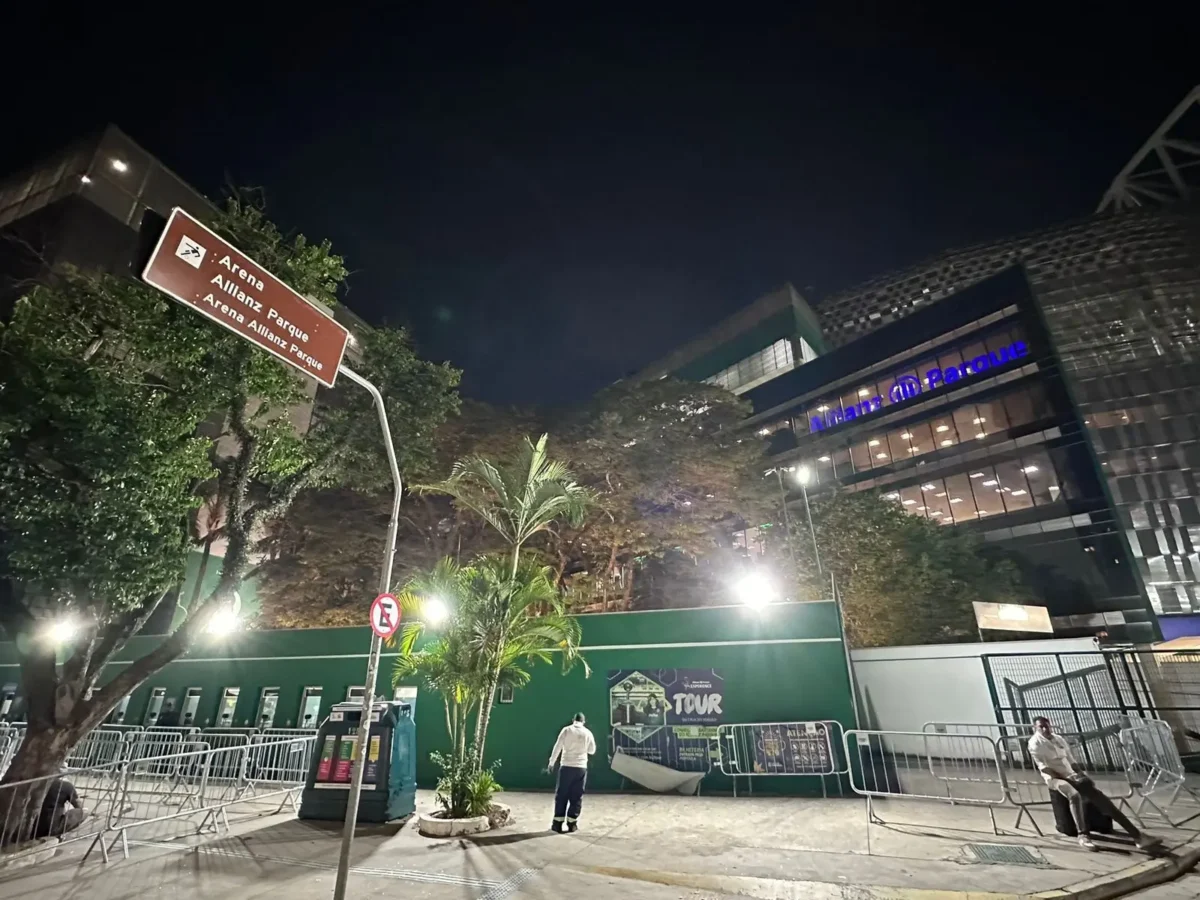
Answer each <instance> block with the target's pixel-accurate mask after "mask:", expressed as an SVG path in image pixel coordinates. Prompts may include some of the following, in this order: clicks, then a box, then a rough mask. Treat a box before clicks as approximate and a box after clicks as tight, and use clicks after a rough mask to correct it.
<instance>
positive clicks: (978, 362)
mask: <svg viewBox="0 0 1200 900" xmlns="http://www.w3.org/2000/svg"><path fill="white" fill-rule="evenodd" d="M1028 355H1029V347H1028V345H1026V343H1025V342H1024V341H1013V342H1012V343H1011V344H1009V345H1008V346H1007V347H1001V348H1000V349H999V350H993V351H992V352H990V353H984V354H981V355H979V356H976V357H975V358H974V359H969V360H967V361H966V362H964V363H962V365H958V366H947V367H946V368H945V369H941V368H938V367H934V368H932V369H926V370H925V374H924V376H923V377H922V378H917V376H916V375H901V376H900V377H899V378H897V379H896V381H895V382H894V383H893V384H892V386H891V387H890V388H888V395H887V399H888V405H889V406H895V405H897V404H899V403H906V402H908V401H909V400H912V399H913V398H914V397H917V396H919V395H920V394H921V393H922V392H924V391H932V390H935V389H936V388H939V387H941V386H942V385H946V384H953V383H954V382H956V381H962V380H963V379H965V378H971V377H972V376H974V375H978V374H980V373H981V372H985V371H987V370H988V369H998V368H1000V367H1001V366H1006V365H1008V364H1009V363H1010V362H1013V361H1015V360H1018V359H1020V358H1021V357H1022V356H1028ZM882 408H883V397H881V396H875V397H867V398H866V399H864V400H863V401H862V402H861V403H856V404H855V405H854V406H848V407H846V408H845V410H841V409H831V410H830V411H829V412H827V413H826V414H825V415H824V416H811V417H810V418H809V431H823V430H825V429H826V428H832V427H833V426H834V425H840V424H842V423H843V422H849V421H852V420H854V419H861V418H862V417H863V416H869V415H870V414H871V413H876V412H879V410H880V409H882Z"/></svg>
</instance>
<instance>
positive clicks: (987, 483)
mask: <svg viewBox="0 0 1200 900" xmlns="http://www.w3.org/2000/svg"><path fill="white" fill-rule="evenodd" d="M999 483H1000V482H999V481H997V480H996V479H995V478H989V479H988V480H987V481H985V482H983V486H984V487H995V486H996V485H998V484H999Z"/></svg>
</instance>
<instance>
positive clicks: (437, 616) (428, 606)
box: [421, 597, 450, 628]
mask: <svg viewBox="0 0 1200 900" xmlns="http://www.w3.org/2000/svg"><path fill="white" fill-rule="evenodd" d="M421 615H422V616H424V617H425V621H426V623H427V624H429V625H432V626H434V627H435V628H436V627H437V626H438V625H441V624H442V623H443V622H445V621H446V620H447V619H448V618H450V607H449V606H447V605H446V601H445V600H443V599H442V598H441V597H426V598H425V599H424V600H422V601H421Z"/></svg>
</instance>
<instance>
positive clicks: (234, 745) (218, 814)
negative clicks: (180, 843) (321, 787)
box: [0, 723, 316, 861]
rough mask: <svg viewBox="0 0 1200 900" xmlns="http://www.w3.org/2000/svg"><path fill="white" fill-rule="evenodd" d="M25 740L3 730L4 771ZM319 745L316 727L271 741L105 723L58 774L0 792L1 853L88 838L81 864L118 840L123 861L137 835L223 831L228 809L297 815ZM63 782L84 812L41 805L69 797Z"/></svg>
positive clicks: (19, 730) (254, 735)
mask: <svg viewBox="0 0 1200 900" xmlns="http://www.w3.org/2000/svg"><path fill="white" fill-rule="evenodd" d="M24 734H25V729H24V728H23V727H22V726H20V725H11V724H7V723H5V724H3V726H2V727H0V772H2V771H3V770H4V769H7V767H8V764H9V763H10V762H11V760H12V758H13V756H14V755H15V753H16V751H17V749H18V748H19V747H20V744H21V741H22V740H23V738H24ZM315 743H316V732H315V731H314V730H307V731H304V732H302V733H298V734H281V735H275V734H264V733H258V732H237V731H234V730H233V729H214V730H212V731H208V732H203V733H201V732H200V731H199V730H198V729H194V728H156V729H144V730H143V729H141V728H115V727H112V726H102V727H100V728H97V729H96V730H95V731H93V732H92V733H90V734H89V735H87V736H86V737H85V738H84V739H83V740H81V741H80V742H79V744H78V745H77V746H75V747H74V748H72V750H71V752H70V753H69V754H68V757H67V763H68V765H67V767H66V768H65V769H64V771H63V773H62V774H61V775H50V776H46V777H44V778H37V779H31V780H29V781H22V782H14V783H12V784H7V785H3V786H0V823H2V830H0V850H3V851H5V858H6V859H11V858H13V857H14V856H20V855H24V854H26V853H32V852H36V851H38V850H40V849H44V848H43V847H42V843H43V842H42V841H40V840H35V839H37V838H47V837H51V838H57V839H58V840H59V841H60V842H62V843H70V842H75V841H80V840H82V839H84V838H90V839H91V845H90V846H89V847H88V850H87V852H86V853H85V854H84V859H87V857H88V856H90V855H91V853H92V851H93V850H95V849H96V848H97V847H99V848H100V851H101V854H102V856H103V858H104V860H105V861H108V859H109V858H110V852H111V850H112V849H113V847H115V846H116V844H117V843H118V842H120V844H121V849H122V852H123V854H124V855H125V856H126V857H127V856H128V854H129V839H128V835H129V832H130V831H131V830H132V829H135V828H137V829H142V828H146V827H150V826H158V828H157V829H156V830H155V835H154V836H155V837H156V838H158V839H171V838H173V837H178V836H180V834H181V833H182V834H197V833H201V832H203V831H206V830H214V831H220V828H221V826H222V825H224V827H225V828H226V830H227V829H228V827H229V817H228V813H227V810H228V809H229V808H230V807H233V806H234V805H235V804H241V805H242V808H244V809H245V810H246V811H247V812H248V814H250V815H256V816H257V815H270V814H274V813H277V812H282V811H283V810H284V808H285V807H287V806H288V805H289V804H290V805H291V806H292V808H293V809H295V807H296V799H297V798H296V795H297V794H298V793H299V791H300V790H301V789H302V788H303V786H304V780H305V778H306V776H307V774H308V765H309V761H310V760H311V759H312V752H313V747H314V745H315ZM60 778H61V779H64V780H65V781H66V782H69V783H70V784H71V785H73V786H74V788H75V789H76V791H77V794H78V799H79V801H80V806H81V807H82V809H81V810H75V809H73V808H72V807H70V806H69V805H64V803H59V804H57V805H56V804H54V803H53V801H51V803H50V804H49V805H43V800H44V799H45V797H46V794H47V792H48V791H49V790H52V789H53V790H65V789H62V788H60V787H58V786H59V785H60V784H61V783H60V782H59V779H60ZM276 800H278V803H276V802H275V801H276ZM64 801H65V793H64ZM109 835H111V838H109V837H108V836H109Z"/></svg>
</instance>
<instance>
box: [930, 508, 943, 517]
mask: <svg viewBox="0 0 1200 900" xmlns="http://www.w3.org/2000/svg"><path fill="white" fill-rule="evenodd" d="M929 515H931V516H940V515H943V513H942V511H941V510H940V509H935V510H934V511H933V512H931V513H930V514H929Z"/></svg>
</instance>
